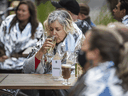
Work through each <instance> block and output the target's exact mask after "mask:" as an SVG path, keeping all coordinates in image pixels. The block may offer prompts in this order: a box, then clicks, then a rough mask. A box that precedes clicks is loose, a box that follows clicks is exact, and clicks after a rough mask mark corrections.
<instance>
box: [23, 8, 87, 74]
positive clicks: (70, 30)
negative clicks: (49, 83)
mask: <svg viewBox="0 0 128 96" xmlns="http://www.w3.org/2000/svg"><path fill="white" fill-rule="evenodd" d="M44 27H45V31H46V32H47V35H48V36H50V37H53V36H55V40H56V44H54V43H52V39H51V38H47V39H45V38H44V39H43V40H42V41H41V40H40V43H38V44H39V47H38V48H37V50H35V52H34V53H36V52H37V53H36V54H35V55H33V56H32V57H31V58H29V59H27V60H26V61H25V62H24V72H25V73H33V72H34V73H39V74H42V73H48V72H50V71H51V70H50V66H51V64H49V66H47V68H48V69H47V70H45V69H44V67H43V66H45V63H46V62H45V61H46V59H45V58H42V57H44V55H45V54H46V53H47V50H48V49H50V48H51V47H53V51H54V52H53V53H54V55H56V53H58V54H59V55H60V56H61V57H62V58H61V61H65V60H64V59H65V58H63V57H64V52H66V51H72V52H73V51H77V50H79V49H80V47H81V43H82V40H83V39H84V36H83V34H82V32H81V31H80V29H76V28H74V23H73V20H72V17H71V16H70V14H69V13H68V12H67V11H64V10H56V11H53V12H52V13H50V14H49V16H48V18H47V20H46V21H45V22H44ZM80 33H81V34H80ZM69 57H70V55H69ZM42 59H43V60H44V62H41V60H42ZM62 59H63V60H62ZM62 63H63V62H62ZM42 65H43V66H42ZM45 67H46V66H45Z"/></svg>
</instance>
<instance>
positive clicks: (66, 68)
mask: <svg viewBox="0 0 128 96" xmlns="http://www.w3.org/2000/svg"><path fill="white" fill-rule="evenodd" d="M61 68H62V76H63V78H64V79H65V80H66V81H65V80H64V82H63V83H62V84H64V85H70V84H71V83H70V82H68V79H69V78H70V76H71V64H62V65H61Z"/></svg>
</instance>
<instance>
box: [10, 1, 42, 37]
mask: <svg viewBox="0 0 128 96" xmlns="http://www.w3.org/2000/svg"><path fill="white" fill-rule="evenodd" d="M21 4H26V5H27V6H28V10H29V13H30V18H29V22H30V23H31V25H32V28H31V33H32V35H31V38H34V33H35V32H36V28H37V27H38V25H39V22H38V20H37V12H36V6H35V5H34V3H33V2H32V1H30V0H27V1H26V0H25V1H21V2H20V3H19V5H18V6H17V8H16V16H15V17H14V18H13V20H12V21H11V26H10V28H9V33H10V30H11V28H12V27H13V26H14V25H15V24H16V22H17V21H18V18H17V10H18V8H19V6H20V5H21Z"/></svg>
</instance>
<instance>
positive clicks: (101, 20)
mask: <svg viewBox="0 0 128 96" xmlns="http://www.w3.org/2000/svg"><path fill="white" fill-rule="evenodd" d="M53 1H58V0H53ZM77 1H78V2H79V3H87V2H89V0H77ZM54 10H55V7H54V6H53V5H52V4H51V1H49V0H48V1H47V0H46V2H45V3H40V4H39V5H38V6H37V13H38V20H39V21H40V22H41V23H42V24H43V22H44V21H45V20H46V19H47V17H48V15H49V13H51V12H52V11H54ZM94 15H95V14H94ZM92 19H93V18H92ZM115 21H116V20H115V19H113V16H112V11H111V10H110V9H109V7H108V6H107V5H105V6H102V8H101V10H100V12H99V13H98V15H96V19H95V20H93V22H94V23H95V24H96V25H99V24H102V25H107V24H108V23H110V22H115Z"/></svg>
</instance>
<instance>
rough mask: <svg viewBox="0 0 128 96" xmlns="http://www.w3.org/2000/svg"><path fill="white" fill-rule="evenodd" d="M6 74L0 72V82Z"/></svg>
mask: <svg viewBox="0 0 128 96" xmlns="http://www.w3.org/2000/svg"><path fill="white" fill-rule="evenodd" d="M7 76H8V74H0V82H2V81H3V80H4V79H5V78H6V77H7Z"/></svg>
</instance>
